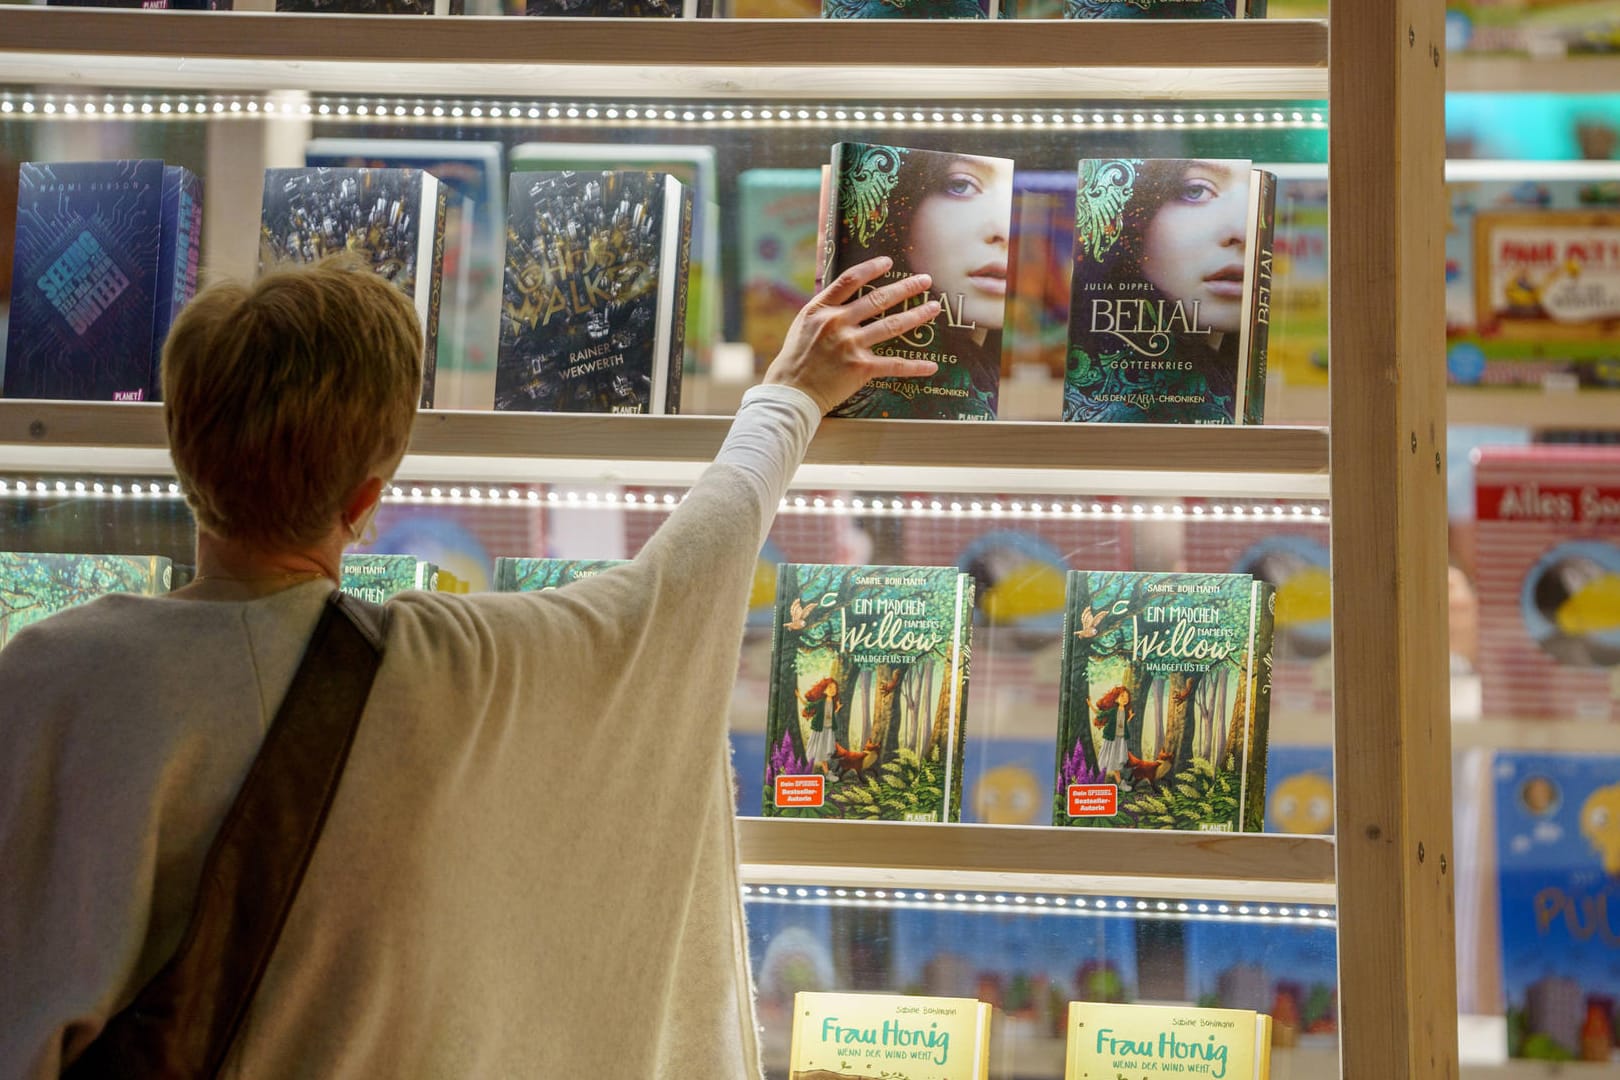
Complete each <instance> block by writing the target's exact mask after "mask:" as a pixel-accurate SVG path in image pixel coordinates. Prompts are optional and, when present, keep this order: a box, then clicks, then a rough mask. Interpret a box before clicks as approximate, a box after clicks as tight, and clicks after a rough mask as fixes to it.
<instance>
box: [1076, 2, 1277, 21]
mask: <svg viewBox="0 0 1620 1080" xmlns="http://www.w3.org/2000/svg"><path fill="white" fill-rule="evenodd" d="M1265 14H1266V0H1064V8H1063V17H1064V18H1065V19H1259V18H1263V17H1264V16H1265Z"/></svg>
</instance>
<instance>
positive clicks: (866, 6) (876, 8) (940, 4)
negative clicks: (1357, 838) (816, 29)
mask: <svg viewBox="0 0 1620 1080" xmlns="http://www.w3.org/2000/svg"><path fill="white" fill-rule="evenodd" d="M999 6H1000V4H999V0H821V17H822V18H823V19H995V18H1000V12H999V10H997V9H998V8H999Z"/></svg>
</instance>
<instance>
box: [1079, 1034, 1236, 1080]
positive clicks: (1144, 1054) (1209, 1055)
mask: <svg viewBox="0 0 1620 1080" xmlns="http://www.w3.org/2000/svg"><path fill="white" fill-rule="evenodd" d="M1226 1049H1227V1048H1226V1045H1225V1044H1224V1043H1218V1042H1216V1041H1215V1036H1213V1035H1211V1036H1210V1037H1209V1041H1208V1042H1196V1041H1193V1040H1190V1039H1186V1040H1184V1039H1182V1038H1180V1037H1179V1036H1177V1035H1176V1033H1175V1032H1173V1031H1163V1032H1160V1033H1159V1041H1158V1042H1157V1043H1155V1042H1154V1041H1153V1040H1152V1039H1143V1040H1140V1041H1138V1040H1136V1039H1127V1038H1120V1037H1116V1036H1115V1035H1114V1029H1113V1028H1102V1029H1100V1030H1099V1031H1098V1032H1097V1053H1098V1054H1104V1055H1107V1056H1108V1057H1111V1058H1128V1057H1136V1058H1153V1059H1154V1060H1156V1061H1179V1062H1185V1063H1187V1064H1189V1065H1194V1066H1199V1068H1197V1070H1196V1071H1197V1072H1198V1073H1201V1074H1203V1075H1206V1076H1212V1077H1214V1078H1215V1080H1221V1078H1222V1077H1224V1076H1225V1075H1226ZM1203 1066H1207V1069H1205V1068H1203ZM1189 1071H1192V1070H1189Z"/></svg>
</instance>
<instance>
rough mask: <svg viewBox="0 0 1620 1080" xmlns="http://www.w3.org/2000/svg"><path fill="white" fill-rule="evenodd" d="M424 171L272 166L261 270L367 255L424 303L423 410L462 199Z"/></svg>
mask: <svg viewBox="0 0 1620 1080" xmlns="http://www.w3.org/2000/svg"><path fill="white" fill-rule="evenodd" d="M459 198H460V197H459V196H457V195H455V194H454V193H453V192H451V190H450V189H449V187H447V186H446V185H444V184H441V183H440V182H439V180H438V178H437V177H436V176H434V175H433V174H432V173H430V172H424V171H422V170H421V169H329V168H313V169H266V170H265V172H264V205H263V208H262V210H261V212H260V217H259V273H261V274H263V273H267V272H268V271H270V270H273V269H275V268H276V267H277V266H280V265H285V264H288V263H312V262H318V261H320V260H321V259H323V258H325V257H326V256H328V255H336V254H340V253H343V252H349V253H352V254H354V255H357V256H359V258H360V259H361V260H362V261H364V262H365V263H366V264H367V265H368V266H370V267H371V268H372V269H373V270H375V271H376V272H377V273H378V274H380V275H381V276H382V277H383V278H385V279H387V280H388V281H390V282H392V283H393V284H394V285H395V286H396V287H398V288H399V290H400V291H401V292H403V293H404V294H405V295H406V296H408V297H410V298H411V301H412V302H413V303H414V304H415V305H416V314H417V317H418V318H419V319H421V320H422V338H423V342H422V399H421V407H422V408H424V409H431V408H432V407H433V388H434V376H435V375H436V373H437V371H438V354H439V344H438V342H439V309H440V306H441V304H442V302H443V289H444V251H445V223H446V220H447V219H448V217H449V204H450V200H451V199H459Z"/></svg>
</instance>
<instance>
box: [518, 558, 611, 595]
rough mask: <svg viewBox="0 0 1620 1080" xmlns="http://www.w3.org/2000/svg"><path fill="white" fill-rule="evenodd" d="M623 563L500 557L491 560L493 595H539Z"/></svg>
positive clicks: (597, 560) (598, 560)
mask: <svg viewBox="0 0 1620 1080" xmlns="http://www.w3.org/2000/svg"><path fill="white" fill-rule="evenodd" d="M626 561H627V560H625V559H538V558H517V557H506V556H503V557H501V558H499V559H496V560H495V578H494V581H495V591H496V592H543V591H545V590H546V589H556V588H561V587H562V586H564V585H567V584H569V583H570V582H574V581H578V580H579V579H580V578H588V577H595V576H596V575H597V574H600V573H601V572H602V571H604V570H609V569H612V568H613V567H615V566H623V565H624V564H625V562H626Z"/></svg>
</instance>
